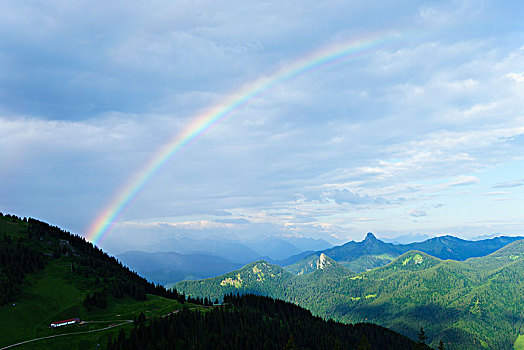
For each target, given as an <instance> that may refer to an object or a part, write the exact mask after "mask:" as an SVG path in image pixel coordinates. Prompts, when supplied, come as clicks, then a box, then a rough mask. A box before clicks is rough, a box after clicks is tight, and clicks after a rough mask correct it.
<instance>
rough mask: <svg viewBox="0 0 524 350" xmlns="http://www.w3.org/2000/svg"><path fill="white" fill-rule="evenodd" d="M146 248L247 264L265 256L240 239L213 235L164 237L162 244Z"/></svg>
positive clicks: (150, 250) (151, 250) (152, 250)
mask: <svg viewBox="0 0 524 350" xmlns="http://www.w3.org/2000/svg"><path fill="white" fill-rule="evenodd" d="M145 248H147V249H144V250H145V251H148V252H154V251H159V250H162V251H168V252H176V253H179V254H208V255H215V256H219V257H221V258H224V259H226V260H229V261H231V262H233V263H238V264H246V263H249V262H252V261H255V260H257V259H259V258H260V257H261V256H263V254H260V253H259V252H256V251H254V250H253V249H251V248H250V247H248V246H247V245H245V244H242V243H240V242H239V241H232V240H226V239H220V238H211V237H210V238H206V239H193V238H189V237H172V238H168V239H164V240H163V241H162V242H160V244H155V245H154V246H151V247H145Z"/></svg>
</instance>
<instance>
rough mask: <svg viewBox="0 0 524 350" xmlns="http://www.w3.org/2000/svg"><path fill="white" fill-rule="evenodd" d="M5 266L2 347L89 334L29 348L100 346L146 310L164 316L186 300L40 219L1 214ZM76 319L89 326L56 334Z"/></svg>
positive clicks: (0, 299)
mask: <svg viewBox="0 0 524 350" xmlns="http://www.w3.org/2000/svg"><path fill="white" fill-rule="evenodd" d="M0 262H1V264H0V281H1V283H0V347H4V346H8V345H11V344H15V343H17V342H21V341H27V340H31V339H36V338H41V337H47V336H56V335H60V334H66V333H70V332H86V333H85V334H78V335H75V336H70V337H67V336H62V337H60V338H56V339H54V340H53V342H51V341H47V342H46V341H45V340H43V341H39V342H30V343H28V344H27V345H25V348H27V349H29V348H31V349H33V348H42V349H52V348H59V347H60V346H63V347H64V348H65V347H69V348H95V347H96V344H99V343H100V342H101V341H102V339H103V342H104V344H105V339H106V338H107V336H108V334H112V333H115V334H116V332H118V330H119V329H126V328H130V327H131V323H132V321H133V318H134V317H136V316H137V315H138V314H139V313H140V312H141V311H143V312H146V311H148V315H150V316H161V315H164V314H167V313H169V312H172V311H173V310H176V309H180V308H182V305H183V304H182V303H184V302H185V297H184V296H182V295H179V294H178V293H177V292H176V291H167V290H166V289H164V288H163V287H160V286H155V285H154V284H152V283H149V282H147V281H146V280H145V279H144V278H142V277H140V276H139V275H137V274H136V273H134V272H132V271H130V270H129V269H128V268H126V267H124V266H123V265H122V264H121V263H119V262H118V261H117V260H116V259H115V258H113V257H110V256H108V255H107V254H105V253H104V252H102V251H101V250H100V249H98V248H96V247H94V246H93V245H92V244H91V243H88V242H86V241H85V240H84V239H83V238H82V237H79V236H75V235H72V234H70V233H68V232H66V231H63V230H61V229H59V228H57V227H54V226H50V225H48V224H46V223H43V222H40V221H38V220H34V219H26V218H24V219H21V218H18V217H16V216H12V215H3V214H1V213H0ZM71 318H79V319H81V320H82V321H84V323H83V324H74V325H71V326H66V327H59V328H56V329H53V328H49V325H50V324H51V323H52V322H54V321H60V320H65V319H71ZM109 325H113V326H112V327H109V328H108V329H106V330H104V328H107V327H108V326H109ZM35 344H37V345H35ZM18 348H24V346H19V347H18Z"/></svg>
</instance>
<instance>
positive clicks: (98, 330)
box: [0, 320, 133, 350]
mask: <svg viewBox="0 0 524 350" xmlns="http://www.w3.org/2000/svg"><path fill="white" fill-rule="evenodd" d="M132 322H133V320H127V321H125V322H122V323H119V324H114V325H110V326H108V327H105V328H100V329H96V330H94V331H83V332H73V333H62V334H56V335H49V336H47V337H41V338H35V339H31V340H26V341H23V342H20V343H16V344H12V345H8V346H6V347H3V348H0V350H4V349H10V348H14V347H15V346H18V345H22V344H27V343H31V342H34V341H38V340H44V339H51V338H57V337H64V336H67V335H76V334H87V333H96V332H101V331H105V330H107V329H111V328H115V327H118V326H122V325H124V324H126V323H132Z"/></svg>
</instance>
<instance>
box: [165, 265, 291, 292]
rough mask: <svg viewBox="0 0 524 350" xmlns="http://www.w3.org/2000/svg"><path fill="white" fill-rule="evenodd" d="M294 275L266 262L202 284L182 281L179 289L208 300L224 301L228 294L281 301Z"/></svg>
mask: <svg viewBox="0 0 524 350" xmlns="http://www.w3.org/2000/svg"><path fill="white" fill-rule="evenodd" d="M292 278H293V275H292V274H291V273H290V272H288V271H286V270H284V269H283V268H281V267H280V266H277V265H272V264H270V263H268V262H266V261H264V260H259V261H255V262H252V263H250V264H247V265H246V266H244V267H242V268H241V269H240V270H237V271H233V272H230V273H226V274H224V275H222V276H218V277H213V278H208V279H204V280H200V281H182V282H178V283H177V284H176V285H175V287H176V289H178V290H187V291H188V293H189V294H190V295H193V296H206V297H210V298H211V300H215V299H217V298H218V299H219V300H222V298H223V296H224V295H225V294H229V293H241V294H248V293H252V294H258V295H271V296H273V297H280V294H279V291H281V290H282V286H284V285H285V284H286V282H287V281H289V280H291V279H292Z"/></svg>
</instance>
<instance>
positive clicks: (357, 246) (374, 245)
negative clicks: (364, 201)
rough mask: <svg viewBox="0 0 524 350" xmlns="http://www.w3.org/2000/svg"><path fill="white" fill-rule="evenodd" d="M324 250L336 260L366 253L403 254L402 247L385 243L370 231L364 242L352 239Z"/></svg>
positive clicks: (371, 254)
mask: <svg viewBox="0 0 524 350" xmlns="http://www.w3.org/2000/svg"><path fill="white" fill-rule="evenodd" d="M408 250H409V249H408ZM322 252H323V253H324V254H326V255H327V256H329V257H330V258H332V259H333V260H335V261H354V260H356V259H358V258H360V257H362V256H366V255H369V256H383V257H386V258H393V257H397V256H399V255H400V254H402V248H399V247H398V246H396V245H394V244H390V243H384V242H383V241H381V240H379V239H377V238H376V237H375V235H373V234H372V233H371V232H369V233H368V234H367V235H366V238H365V239H364V240H363V241H362V242H354V241H351V242H348V243H346V244H343V245H341V246H337V247H333V248H331V249H327V250H324V251H322Z"/></svg>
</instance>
